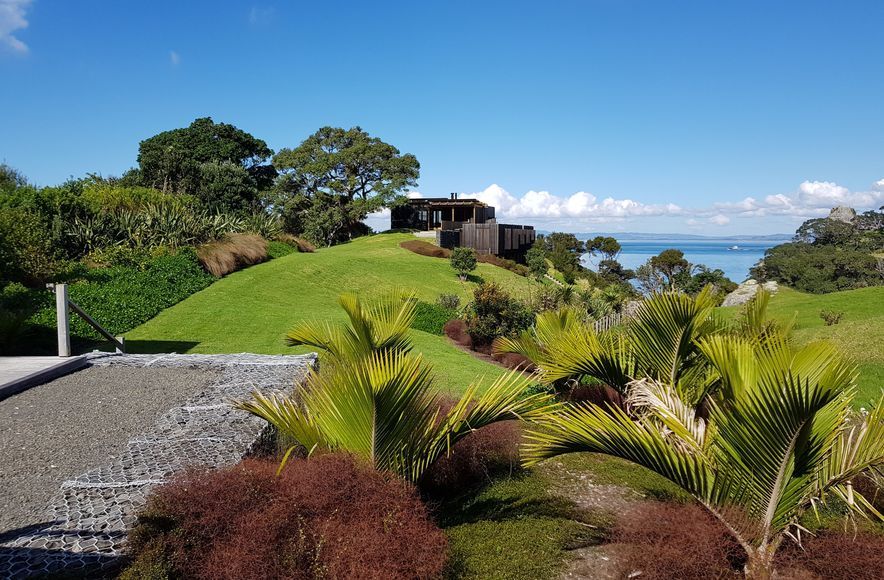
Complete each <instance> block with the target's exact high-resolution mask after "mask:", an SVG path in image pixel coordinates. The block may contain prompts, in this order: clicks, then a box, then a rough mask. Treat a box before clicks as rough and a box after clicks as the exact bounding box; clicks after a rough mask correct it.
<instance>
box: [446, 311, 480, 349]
mask: <svg viewBox="0 0 884 580" xmlns="http://www.w3.org/2000/svg"><path fill="white" fill-rule="evenodd" d="M442 332H444V333H445V336H447V337H448V338H450V339H451V340H453V341H454V342H455V343H457V344H459V345H461V346H465V347H467V348H473V339H472V338H470V330H469V328H468V327H467V323H466V322H465V321H463V320H461V319H459V318H458V319H455V320H449V321H448V322H446V323H445V326H443V327H442Z"/></svg>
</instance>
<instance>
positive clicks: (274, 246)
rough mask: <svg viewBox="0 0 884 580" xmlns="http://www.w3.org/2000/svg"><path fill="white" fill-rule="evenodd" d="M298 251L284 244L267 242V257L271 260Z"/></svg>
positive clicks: (294, 247)
mask: <svg viewBox="0 0 884 580" xmlns="http://www.w3.org/2000/svg"><path fill="white" fill-rule="evenodd" d="M297 251H298V248H297V247H296V246H292V245H291V244H287V243H286V242H276V241H273V242H267V257H268V258H270V259H271V260H274V259H276V258H282V257H283V256H288V255H289V254H294V253H295V252H297Z"/></svg>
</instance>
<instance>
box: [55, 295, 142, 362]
mask: <svg viewBox="0 0 884 580" xmlns="http://www.w3.org/2000/svg"><path fill="white" fill-rule="evenodd" d="M47 286H48V287H49V288H51V289H52V290H53V291H54V292H55V311H56V314H57V320H58V356H71V327H70V316H69V309H70V310H73V311H74V313H75V314H76V315H77V316H79V317H80V318H82V319H83V320H84V321H85V322H86V323H87V324H88V325H89V326H91V327H92V328H94V329H95V330H96V331H97V332H98V333H99V334H100V335H101V336H103V337H104V338H106V339H107V340H108V341H109V342H110V343H111V344H113V345H114V348H115V349H116V351H117V352H126V341H125V339H124V338H123V337H122V336H114V335H112V334H111V333H110V332H108V331H107V330H105V329H104V327H103V326H101V325H100V324H99V323H98V322H96V321H95V319H94V318H92V317H91V316H89V315H88V314H86V312H85V311H84V310H83V309H82V308H80V307H79V306H78V305H77V304H76V303H75V302H74V301H72V300H71V299H70V298H68V285H67V284H47Z"/></svg>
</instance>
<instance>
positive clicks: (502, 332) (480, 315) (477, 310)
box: [467, 282, 534, 348]
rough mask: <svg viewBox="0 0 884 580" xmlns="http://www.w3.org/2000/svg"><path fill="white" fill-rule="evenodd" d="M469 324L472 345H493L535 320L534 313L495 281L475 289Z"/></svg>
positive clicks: (470, 306) (468, 319) (523, 328)
mask: <svg viewBox="0 0 884 580" xmlns="http://www.w3.org/2000/svg"><path fill="white" fill-rule="evenodd" d="M469 310H470V312H469V314H468V316H467V327H468V329H469V333H470V338H471V339H472V341H473V347H474V348H475V347H481V346H487V345H490V344H491V343H492V342H493V341H494V339H495V338H497V337H498V336H512V335H514V334H515V333H517V332H519V331H520V330H525V329H526V328H528V327H529V326H531V324H532V323H533V322H534V313H533V312H531V311H530V310H529V309H528V308H527V307H526V306H525V305H524V304H522V303H521V302H519V301H518V300H516V299H515V298H513V297H511V296H510V295H509V294H507V293H506V292H505V291H504V290H503V289H502V288H501V287H500V286H498V285H497V284H494V283H493V282H486V283H483V284H480V285H479V286H477V287H476V289H475V290H474V291H473V301H472V302H471V303H470V305H469Z"/></svg>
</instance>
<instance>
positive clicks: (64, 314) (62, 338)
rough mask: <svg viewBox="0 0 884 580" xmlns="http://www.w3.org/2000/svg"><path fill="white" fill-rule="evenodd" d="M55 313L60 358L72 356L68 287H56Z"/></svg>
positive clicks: (64, 285) (58, 285) (57, 285)
mask: <svg viewBox="0 0 884 580" xmlns="http://www.w3.org/2000/svg"><path fill="white" fill-rule="evenodd" d="M55 312H56V316H57V318H58V356H71V321H70V312H69V310H68V285H67V284H56V285H55Z"/></svg>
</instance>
